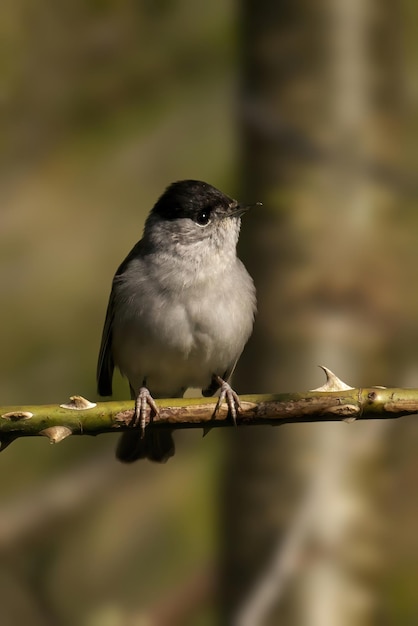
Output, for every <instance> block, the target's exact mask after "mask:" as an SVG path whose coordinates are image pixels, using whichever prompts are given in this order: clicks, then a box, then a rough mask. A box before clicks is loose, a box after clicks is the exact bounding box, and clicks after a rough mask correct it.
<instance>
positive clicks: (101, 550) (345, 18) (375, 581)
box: [0, 0, 418, 626]
mask: <svg viewBox="0 0 418 626" xmlns="http://www.w3.org/2000/svg"><path fill="white" fill-rule="evenodd" d="M417 20H418V5H417V4H416V3H414V2H413V1H412V0H350V1H349V0H317V1H316V2H310V1H309V0H296V1H294V0H293V1H292V2H290V0H284V1H282V2H280V3H279V2H274V0H258V1H257V2H255V1H254V0H241V1H240V2H232V0H213V1H212V2H211V3H207V2H203V1H202V0H198V1H196V2H191V0H158V1H157V0H153V1H149V0H142V1H137V2H135V1H134V0H122V1H120V0H118V1H116V0H84V1H80V0H72V1H71V2H69V1H67V0H60V1H59V2H51V1H49V0H38V2H36V3H35V4H34V3H31V2H27V1H26V0H13V1H12V0H3V2H2V3H1V6H0V33H1V35H0V40H1V42H2V45H1V47H0V68H1V70H0V109H1V116H0V163H1V168H0V199H1V204H0V290H1V294H2V300H1V307H0V346H1V353H2V358H1V361H0V370H1V371H0V404H1V405H3V406H4V405H13V404H23V405H24V404H29V403H34V404H36V403H38V404H48V403H54V402H62V401H65V400H66V399H67V398H68V397H69V396H70V395H72V394H74V393H78V394H82V395H84V396H85V397H87V398H89V399H90V400H94V399H95V398H96V397H97V396H96V390H95V368H96V359H97V352H98V348H99V344H100V336H101V331H102V324H103V320H104V315H105V309H106V305H107V299H108V295H109V290H110V284H111V279H112V276H113V273H114V271H115V270H116V268H117V266H118V264H119V263H120V261H121V260H122V259H123V257H124V256H125V255H126V253H127V252H128V251H129V249H130V248H131V247H132V246H133V244H134V243H135V242H136V241H137V240H138V239H139V238H140V237H141V233H142V227H143V223H144V219H145V217H146V215H147V213H148V211H149V209H150V208H151V207H152V205H153V203H154V202H155V201H156V199H157V198H158V196H159V195H160V194H161V193H162V191H163V189H164V188H165V187H166V186H167V185H168V184H169V183H170V182H172V181H174V180H179V179H182V178H198V179H201V180H205V181H207V182H209V183H211V184H213V185H215V186H217V187H219V188H220V189H222V190H223V191H224V192H226V193H227V194H229V195H232V196H234V197H237V198H239V199H241V200H243V201H246V202H256V201H262V202H263V208H262V209H257V211H254V212H253V213H252V214H248V215H247V216H246V218H245V220H244V223H243V228H242V236H241V241H240V254H241V257H242V258H243V259H244V260H245V262H246V264H247V267H248V268H249V269H250V271H251V273H252V275H253V277H254V279H255V282H256V286H257V290H258V299H259V314H258V317H257V322H256V327H255V332H254V335H253V337H252V338H251V340H250V342H249V344H248V346H247V349H246V351H245V353H244V355H243V357H242V359H241V362H240V364H239V367H238V369H237V372H236V375H235V379H234V385H235V387H236V388H237V390H238V391H239V392H241V393H245V392H247V393H250V392H280V391H287V390H288V391H291V390H300V391H303V390H306V389H311V388H314V387H318V386H320V385H321V384H323V382H324V380H323V375H322V374H321V372H320V370H318V368H317V367H316V366H317V364H323V365H326V366H327V367H329V368H330V369H332V370H333V371H335V373H336V374H337V375H338V376H339V377H340V378H342V379H343V380H344V381H345V382H346V383H348V384H350V385H352V386H360V385H362V386H369V385H374V384H375V385H385V386H410V387H418V356H417V346H418V294H417V290H416V284H417V269H416V268H417V266H418V246H417V241H418V213H417V211H416V207H417V195H418V184H417V178H416V164H417V145H418V143H417V125H418V116H417V111H418V107H417V100H418V83H417V75H418V74H417V53H418V44H417V41H418V39H417V29H418V21H417ZM115 397H118V398H127V397H128V389H127V384H126V382H125V381H123V380H122V379H120V378H118V379H117V382H116V391H115ZM222 430H223V429H222ZM225 430H226V429H225ZM228 430H229V429H228ZM230 430H231V432H213V431H212V432H211V433H210V435H209V436H208V437H205V439H202V437H201V434H200V433H199V432H190V433H183V432H180V431H178V432H177V433H176V443H177V455H176V456H175V458H174V459H172V460H170V461H169V463H168V464H167V465H165V466H155V465H153V464H150V463H145V462H143V463H136V464H134V465H133V466H132V467H124V466H121V465H120V464H118V463H117V462H116V461H115V459H114V456H113V449H114V445H115V439H116V438H115V436H113V435H106V436H101V437H98V438H97V439H91V440H89V439H88V438H87V437H79V438H76V437H74V438H73V439H71V438H70V439H67V440H65V442H63V443H62V444H61V445H59V446H55V447H49V446H47V443H46V441H44V440H41V439H39V440H38V439H27V440H25V439H22V440H19V441H17V442H15V443H14V445H13V446H11V447H10V448H8V449H7V450H6V451H5V452H4V454H2V455H1V456H0V475H1V476H2V479H1V480H0V489H1V508H0V604H1V607H2V608H1V613H2V619H1V621H2V625H3V626H20V624H31V625H33V626H44V625H45V626H46V625H48V626H49V625H51V626H61V625H62V626H67V625H74V624H77V625H81V626H133V625H141V624H150V625H152V626H168V625H170V626H176V625H184V626H189V625H190V626H195V625H196V626H209V625H212V624H227V625H229V624H234V625H236V626H258V625H260V626H261V625H267V626H270V625H275V624H279V623H280V624H281V625H291V626H293V625H295V626H305V625H309V626H328V625H329V626H352V625H353V626H363V625H374V624H376V625H377V624H378V625H379V626H382V625H386V624H387V625H394V624H396V625H397V626H403V625H405V626H407V625H408V626H409V625H411V624H415V623H417V622H418V596H417V593H416V589H417V586H418V539H417V533H416V527H417V523H418V498H417V496H416V487H415V485H416V484H417V480H418V455H417V453H416V451H417V449H418V424H417V423H416V420H414V419H413V418H410V419H403V420H397V421H393V422H389V421H386V422H381V421H376V422H373V423H371V422H370V423H367V422H363V423H355V424H351V425H348V424H344V423H341V424H340V423H337V424H314V425H306V424H303V425H302V424H300V425H288V426H282V427H280V428H276V429H273V428H267V427H259V428H251V429H250V428H245V429H244V428H243V429H238V430H237V431H233V429H230Z"/></svg>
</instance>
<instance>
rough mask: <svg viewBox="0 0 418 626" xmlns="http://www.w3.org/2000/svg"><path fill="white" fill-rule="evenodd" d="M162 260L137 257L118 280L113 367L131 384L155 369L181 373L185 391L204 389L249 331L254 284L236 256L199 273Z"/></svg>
mask: <svg viewBox="0 0 418 626" xmlns="http://www.w3.org/2000/svg"><path fill="white" fill-rule="evenodd" d="M164 261H165V259H164V256H161V255H160V256H159V258H158V260H156V259H152V258H145V259H144V258H136V259H134V260H133V261H132V262H131V263H130V264H129V266H128V268H127V269H126V271H125V272H124V273H123V275H121V276H120V277H118V278H117V280H116V282H115V285H114V289H115V303H116V304H115V317H114V335H115V341H114V345H115V346H116V350H114V358H115V362H116V364H117V365H118V366H119V367H120V369H121V371H122V372H123V373H125V374H126V375H127V376H128V378H129V380H130V381H131V384H132V380H131V379H132V378H138V377H140V376H145V375H146V374H147V372H148V371H149V370H157V369H158V371H159V372H160V373H161V375H163V373H164V375H167V376H169V377H171V378H172V377H173V370H174V372H177V378H178V379H179V381H180V379H181V381H180V382H182V385H181V386H183V387H188V386H205V385H207V384H208V382H209V380H210V376H211V374H212V373H215V372H216V373H219V375H222V374H223V373H224V371H225V370H226V369H228V368H229V367H231V365H233V363H234V362H235V361H236V359H237V358H238V357H239V355H240V354H241V352H242V350H243V348H244V345H245V343H246V341H247V339H248V337H249V335H250V334H251V330H252V325H253V318H254V311H255V291H254V286H253V282H252V279H251V278H250V276H249V275H248V273H247V271H246V269H245V267H244V266H243V264H242V263H241V261H239V260H238V259H237V258H236V257H235V259H234V262H233V263H230V264H229V265H228V266H226V267H222V265H221V264H218V266H217V267H211V266H210V265H208V266H205V267H200V268H198V270H196V268H194V267H193V265H191V264H190V263H186V262H185V260H184V259H181V258H175V257H171V258H167V259H166V262H164ZM133 370H135V372H133ZM165 370H167V371H165ZM180 382H179V384H180Z"/></svg>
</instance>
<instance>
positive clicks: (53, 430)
mask: <svg viewBox="0 0 418 626" xmlns="http://www.w3.org/2000/svg"><path fill="white" fill-rule="evenodd" d="M39 434H40V435H43V436H44V437H48V439H49V442H50V443H59V442H60V441H62V440H63V439H66V438H67V437H69V436H70V435H72V434H73V433H72V431H71V429H70V428H68V427H67V426H50V427H49V428H44V430H41V432H40V433H39Z"/></svg>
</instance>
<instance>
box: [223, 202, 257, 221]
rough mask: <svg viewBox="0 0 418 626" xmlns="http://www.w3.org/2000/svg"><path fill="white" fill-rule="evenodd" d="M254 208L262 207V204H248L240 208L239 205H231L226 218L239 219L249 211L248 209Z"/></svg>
mask: <svg viewBox="0 0 418 626" xmlns="http://www.w3.org/2000/svg"><path fill="white" fill-rule="evenodd" d="M256 206H263V203H262V202H256V203H255V204H248V205H246V206H242V205H241V204H237V205H235V206H234V205H232V206H231V207H230V210H229V211H228V217H232V216H234V217H241V215H243V214H244V213H246V212H247V211H249V210H250V209H253V208H254V207H256Z"/></svg>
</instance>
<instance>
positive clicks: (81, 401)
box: [60, 396, 96, 411]
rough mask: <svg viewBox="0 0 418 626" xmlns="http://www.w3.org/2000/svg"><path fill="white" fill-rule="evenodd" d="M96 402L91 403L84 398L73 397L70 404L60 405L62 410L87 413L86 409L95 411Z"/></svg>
mask: <svg viewBox="0 0 418 626" xmlns="http://www.w3.org/2000/svg"><path fill="white" fill-rule="evenodd" d="M95 406H96V403H95V402H90V401H89V400H87V399H86V398H83V396H71V397H70V401H69V402H68V404H60V407H61V408H62V409H71V410H73V411H85V410H86V409H94V407H95Z"/></svg>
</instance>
